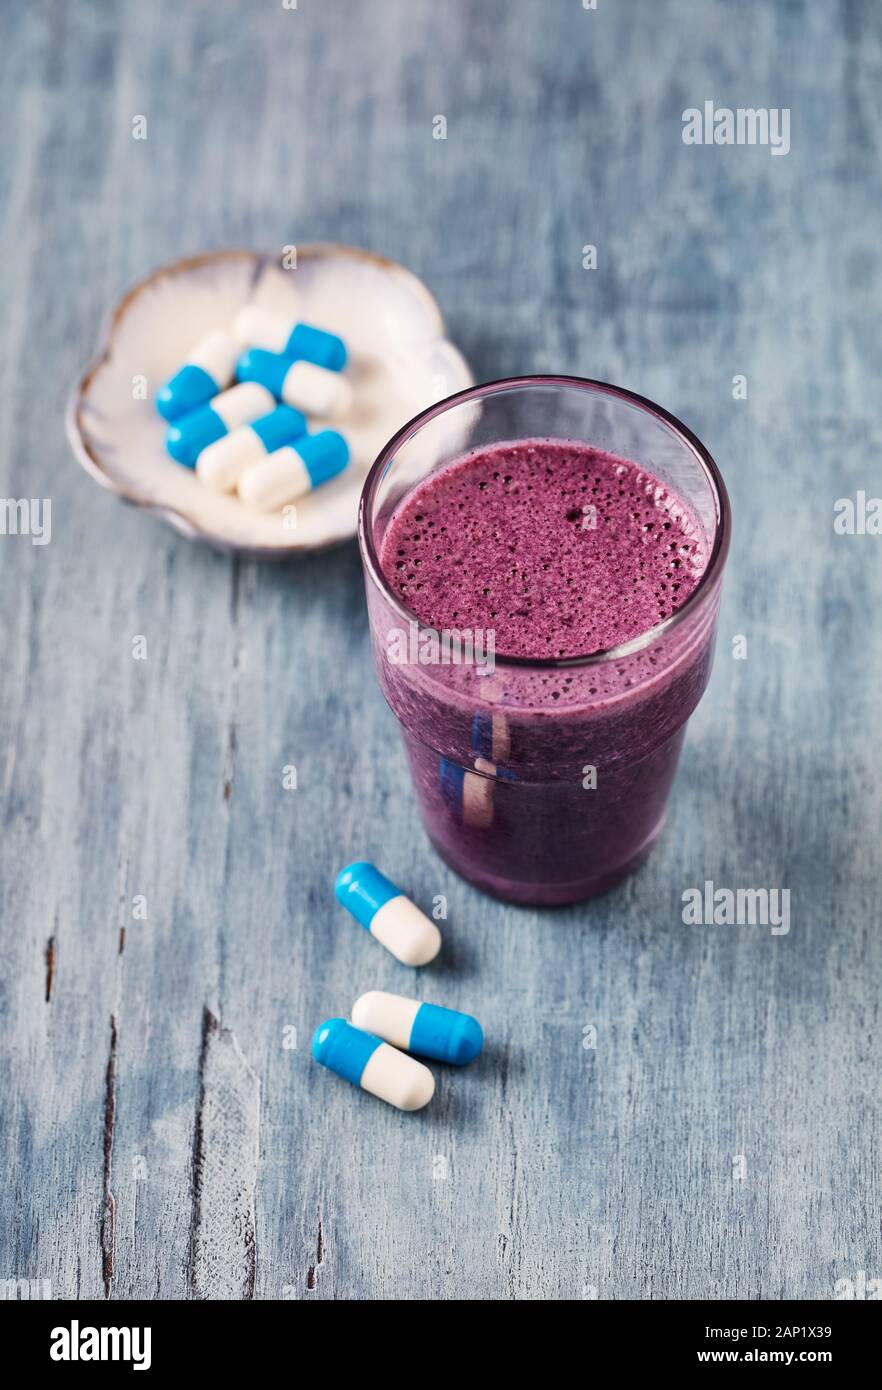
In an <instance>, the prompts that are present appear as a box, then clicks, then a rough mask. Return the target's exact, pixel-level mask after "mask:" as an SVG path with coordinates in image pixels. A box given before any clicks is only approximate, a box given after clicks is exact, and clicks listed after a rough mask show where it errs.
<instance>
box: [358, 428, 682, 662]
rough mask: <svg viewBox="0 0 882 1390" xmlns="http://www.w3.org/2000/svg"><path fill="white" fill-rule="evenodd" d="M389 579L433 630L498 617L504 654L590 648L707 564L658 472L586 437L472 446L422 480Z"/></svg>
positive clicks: (646, 622) (674, 595)
mask: <svg viewBox="0 0 882 1390" xmlns="http://www.w3.org/2000/svg"><path fill="white" fill-rule="evenodd" d="M380 563H381V566H382V569H383V572H384V574H385V575H386V578H387V580H388V581H389V584H390V586H391V587H392V589H393V591H394V592H395V593H396V594H397V595H398V596H399V598H400V599H401V601H402V602H403V603H404V604H405V606H406V607H407V608H409V609H410V610H411V611H412V612H413V613H415V614H416V615H417V617H418V618H420V619H421V620H422V621H423V622H425V623H428V624H430V625H431V626H432V627H435V628H457V629H460V630H461V629H463V628H472V629H475V628H482V629H484V630H487V629H489V628H492V629H493V630H494V631H495V634H496V651H497V653H499V654H503V655H508V656H520V657H533V658H542V657H545V658H547V657H567V656H587V655H590V654H591V653H592V652H598V651H603V650H605V649H606V648H608V647H614V646H618V645H619V644H621V643H623V642H628V641H630V640H631V639H632V638H634V637H638V636H639V635H640V634H641V633H643V632H647V631H648V630H649V629H650V628H652V627H655V626H656V624H658V623H660V622H662V621H664V619H665V618H668V617H670V615H671V614H672V613H674V612H676V610H677V609H678V608H680V607H682V605H683V603H684V602H685V601H686V599H687V598H688V597H689V595H690V594H691V593H692V592H693V590H694V589H695V587H696V585H697V584H698V581H699V579H700V578H701V575H702V572H703V570H704V568H705V565H706V563H707V557H706V554H705V546H704V540H703V536H702V532H701V529H700V526H699V523H698V521H697V520H696V518H695V517H694V515H693V514H692V512H691V511H690V509H689V508H688V507H687V506H686V504H685V503H684V502H683V501H682V500H681V499H680V498H679V497H677V496H676V495H675V494H674V493H672V492H671V491H670V489H669V488H667V487H666V486H665V485H664V484H663V483H661V482H660V481H659V479H658V478H656V477H653V475H652V474H650V473H647V472H646V470H645V469H642V468H639V467H638V466H637V465H636V464H634V463H631V462H629V461H628V460H627V459H622V458H618V457H616V456H615V455H614V454H608V453H605V452H604V451H603V450H600V449H594V448H591V447H589V446H588V445H582V444H570V443H567V442H558V441H554V440H528V441H523V442H518V443H516V444H497V445H493V446H491V447H488V448H486V449H479V450H475V451H474V452H473V453H471V454H468V455H466V456H465V457H464V458H461V459H459V460H457V461H456V462H455V463H452V464H450V465H449V466H448V467H447V468H444V469H442V470H441V471H439V472H438V473H436V474H434V475H432V476H431V477H429V478H427V479H426V480H425V481H424V482H423V483H420V484H419V486H418V487H416V488H415V489H414V490H413V491H412V492H411V493H410V494H409V495H408V496H407V497H406V498H405V500H404V502H403V503H402V505H401V507H400V508H399V510H398V511H397V512H396V514H395V515H394V517H393V518H392V521H391V523H390V525H389V527H388V529H387V531H386V535H385V537H384V539H383V544H382V548H381V553H380Z"/></svg>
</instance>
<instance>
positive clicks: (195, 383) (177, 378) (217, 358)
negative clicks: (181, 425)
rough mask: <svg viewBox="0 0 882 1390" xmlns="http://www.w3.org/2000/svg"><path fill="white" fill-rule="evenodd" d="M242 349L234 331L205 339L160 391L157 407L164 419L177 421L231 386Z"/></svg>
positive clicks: (208, 336) (211, 334) (189, 354)
mask: <svg viewBox="0 0 882 1390" xmlns="http://www.w3.org/2000/svg"><path fill="white" fill-rule="evenodd" d="M239 351H240V349H239V342H238V339H237V338H235V337H234V336H233V334H232V333H223V332H220V331H218V332H215V333H209V334H207V336H206V337H204V338H202V339H201V340H200V341H199V342H198V343H197V344H196V346H195V347H194V348H193V350H192V351H191V352H189V353H188V354H187V360H186V362H184V364H183V366H181V367H179V368H178V370H177V371H176V372H175V374H174V376H173V377H171V378H170V379H169V380H168V381H167V382H166V383H165V385H164V386H163V387H162V388H161V389H160V390H159V392H158V393H157V396H156V409H157V410H158V411H159V413H160V415H161V416H162V417H163V419H164V420H177V419H178V418H179V417H180V416H181V415H186V414H187V412H188V411H190V410H195V409H196V407H197V406H200V405H205V403H206V401H210V400H211V398H212V396H216V395H217V393H218V392H219V391H223V389H224V388H225V387H226V386H229V384H230V382H231V381H232V380H233V369H234V367H235V365H236V359H237V357H238V356H239Z"/></svg>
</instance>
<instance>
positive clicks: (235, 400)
mask: <svg viewBox="0 0 882 1390" xmlns="http://www.w3.org/2000/svg"><path fill="white" fill-rule="evenodd" d="M275 405H276V402H275V399H274V397H273V393H272V392H271V391H267V389H266V387H265V386H258V384H257V382H256V381H245V382H242V384H241V385H239V386H231V387H230V389H229V391H222V392H221V393H220V395H219V396H215V397H214V399H213V400H212V402H211V404H210V405H203V406H200V407H199V408H198V410H191V411H190V413H189V415H184V416H182V417H181V419H180V420H178V421H176V422H175V424H173V425H172V426H171V428H170V429H169V431H168V433H167V434H166V436H165V447H166V448H167V449H168V451H169V453H170V454H171V456H172V458H173V459H175V461H176V462H177V463H182V464H183V465H184V467H185V468H195V467H196V460H197V459H198V457H199V455H200V454H201V453H202V450H203V449H207V448H208V446H209V445H210V444H214V443H215V441H216V440H218V439H223V437H224V435H225V434H229V433H230V431H231V430H234V429H237V428H238V427H239V425H247V424H249V423H250V421H251V420H257V419H259V418H260V416H261V415H268V414H269V412H270V411H271V410H274V409H275Z"/></svg>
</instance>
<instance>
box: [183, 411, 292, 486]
mask: <svg viewBox="0 0 882 1390" xmlns="http://www.w3.org/2000/svg"><path fill="white" fill-rule="evenodd" d="M305 433H306V416H305V415H301V413H300V411H299V410H292V409H291V407H290V406H289V405H279V406H276V408H275V410H271V411H270V413H269V414H268V415H261V417H260V418H259V419H258V420H252V421H251V423H250V424H248V425H240V426H239V427H238V429H235V430H231V431H230V433H229V434H225V435H224V437H223V439H218V440H217V442H216V443H215V444H209V446H208V448H207V449H203V450H202V453H201V454H200V455H199V458H198V461H197V463H196V473H197V475H198V477H199V478H200V479H201V480H202V482H203V483H205V484H206V486H208V487H210V488H211V489H212V490H213V491H214V492H232V491H233V489H234V488H235V486H236V484H237V483H238V481H239V479H240V478H241V476H242V474H243V473H244V472H245V470H246V468H250V467H251V466H252V465H253V464H255V463H258V462H259V461H260V460H261V459H264V458H266V457H267V455H268V454H271V453H273V452H274V451H275V450H276V449H280V448H282V447H283V446H284V445H285V444H289V443H290V442H291V441H292V440H294V439H297V438H298V437H299V436H300V435H301V434H305Z"/></svg>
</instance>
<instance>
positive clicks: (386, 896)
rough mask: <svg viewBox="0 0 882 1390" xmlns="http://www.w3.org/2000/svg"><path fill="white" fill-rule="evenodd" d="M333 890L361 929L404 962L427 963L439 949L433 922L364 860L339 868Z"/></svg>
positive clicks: (409, 963)
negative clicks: (359, 924)
mask: <svg viewBox="0 0 882 1390" xmlns="http://www.w3.org/2000/svg"><path fill="white" fill-rule="evenodd" d="M334 892H335V893H336V895H337V901H338V902H340V903H342V904H343V906H344V907H345V908H346V909H347V911H348V912H351V913H352V915H353V917H354V918H355V920H356V921H357V922H360V923H361V925H362V926H363V927H364V929H365V931H369V932H370V934H371V936H375V937H376V938H377V940H378V941H379V942H380V943H381V944H382V945H383V946H385V947H386V950H387V951H391V952H392V955H393V956H396V957H397V958H398V960H400V961H402V962H403V963H404V964H405V965H428V963H429V961H430V960H434V959H435V957H436V956H437V954H438V952H439V951H440V949H441V933H440V932H439V930H438V928H437V927H436V926H435V923H434V922H432V921H431V920H430V919H429V918H428V917H427V916H426V914H425V913H424V912H421V911H420V909H419V908H418V907H417V905H416V903H413V902H411V900H410V898H406V897H405V896H404V894H403V893H402V891H401V889H400V888H396V887H395V884H394V883H393V882H392V881H391V879H388V878H387V877H386V875H385V874H381V873H380V871H379V869H378V868H376V867H375V866H374V865H373V864H369V863H368V862H367V861H366V860H358V861H357V862H356V863H354V864H347V866H346V868H345V869H341V870H340V872H339V874H338V875H337V881H336V883H335V884H334Z"/></svg>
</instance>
